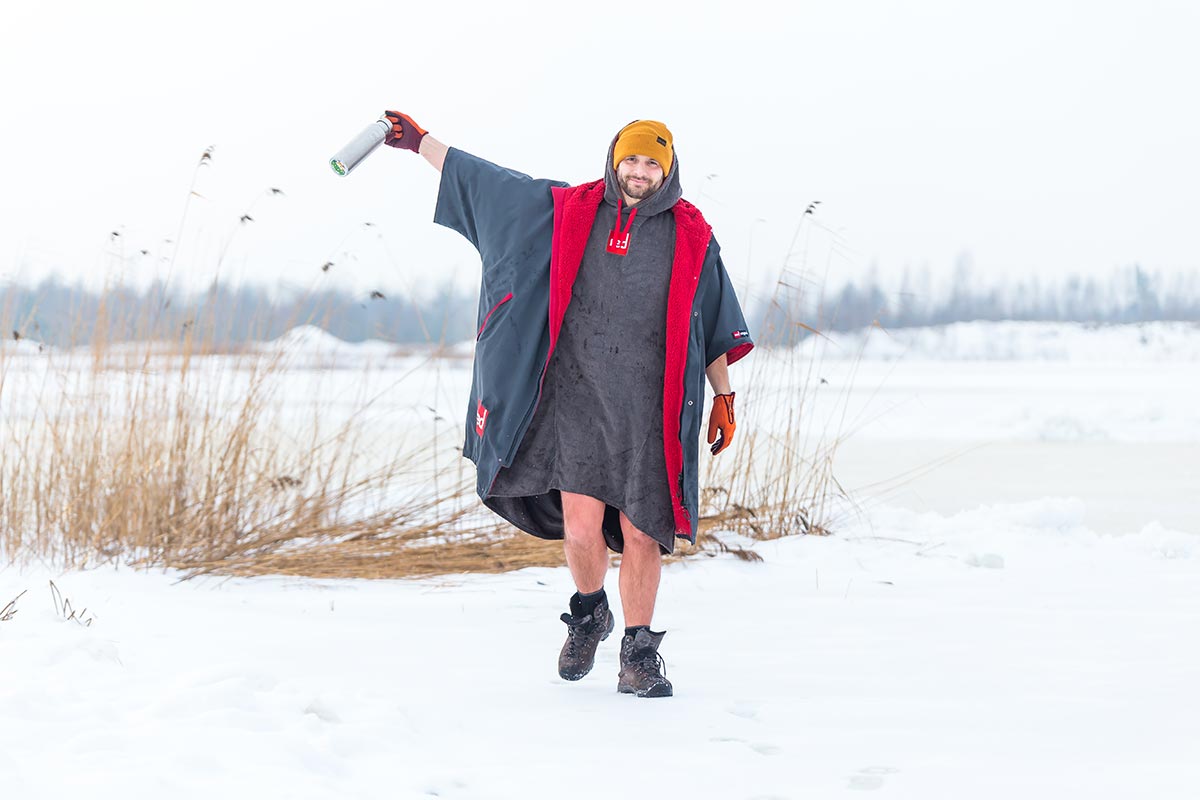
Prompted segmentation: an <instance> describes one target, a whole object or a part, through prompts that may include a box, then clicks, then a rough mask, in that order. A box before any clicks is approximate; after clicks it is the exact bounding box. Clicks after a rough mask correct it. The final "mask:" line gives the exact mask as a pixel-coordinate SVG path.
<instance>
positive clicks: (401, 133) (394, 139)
mask: <svg viewBox="0 0 1200 800" xmlns="http://www.w3.org/2000/svg"><path fill="white" fill-rule="evenodd" d="M383 115H384V116H385V117H387V120H388V122H390V123H392V130H391V132H390V133H389V134H388V135H387V136H386V137H385V138H384V140H383V141H384V143H385V144H390V145H391V146H392V147H400V148H403V149H404V150H412V151H413V152H414V153H418V152H420V150H421V140H422V139H424V138H425V134H426V133H427V131H426V130H425V129H424V128H422V127H421V126H420V125H418V124H417V123H415V122H413V118H412V117H410V116H409V115H408V114H401V113H400V112H399V111H385V112H383Z"/></svg>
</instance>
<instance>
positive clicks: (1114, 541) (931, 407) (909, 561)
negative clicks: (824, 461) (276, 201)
mask: <svg viewBox="0 0 1200 800" xmlns="http://www.w3.org/2000/svg"><path fill="white" fill-rule="evenodd" d="M1003 331H1008V333H1007V334H1003ZM1168 331H1175V329H1173V328H1171V329H1168V328H1163V334H1162V338H1160V339H1153V338H1152V340H1153V341H1160V342H1168V339H1169V346H1168V344H1163V345H1162V346H1161V348H1160V349H1159V350H1156V351H1155V352H1156V353H1158V355H1156V356H1153V357H1147V358H1145V359H1143V358H1142V357H1141V356H1136V355H1131V354H1132V353H1136V347H1134V345H1133V344H1132V342H1134V341H1137V340H1138V337H1139V336H1140V335H1141V334H1142V333H1144V331H1142V332H1140V333H1139V332H1138V331H1137V330H1133V329H1129V330H1095V331H1084V330H1081V329H1076V328H1074V327H1072V326H1062V327H1061V329H1060V331H1059V333H1058V335H1057V339H1058V340H1060V341H1062V342H1067V345H1064V347H1063V348H1062V350H1061V351H1058V352H1061V353H1062V354H1063V355H1062V360H1061V361H1055V362H1050V361H1047V360H1046V359H1045V358H1044V355H1045V354H1046V353H1048V352H1051V350H1049V349H1046V348H1044V347H1042V345H1041V344H1038V343H1043V342H1045V341H1050V340H1051V339H1052V338H1053V337H1050V336H1049V335H1048V334H1046V333H1045V332H1044V331H1042V330H1041V329H1040V328H1029V327H1022V326H1011V327H994V326H992V325H991V324H983V323H979V324H975V325H974V327H969V326H968V327H964V328H961V329H959V331H958V332H957V333H954V334H953V335H951V333H949V332H942V331H933V330H931V331H928V332H925V333H922V334H918V335H916V336H915V337H914V341H919V342H935V341H938V338H939V337H941V338H942V339H943V340H946V341H949V340H951V339H953V341H954V342H957V343H958V344H955V345H953V346H951V347H948V348H945V349H943V350H941V351H938V352H940V355H939V356H938V357H936V358H934V357H932V355H931V354H933V353H934V352H935V350H933V349H921V348H926V345H924V344H922V345H921V348H917V349H916V350H915V351H914V352H915V353H916V354H915V355H914V353H909V354H908V355H905V356H904V357H903V358H900V359H899V360H893V361H888V360H884V359H882V358H880V359H862V360H859V361H851V360H838V359H834V358H826V359H821V360H818V361H816V362H815V364H814V369H815V370H816V372H817V373H818V374H819V375H820V376H822V377H826V379H827V380H828V381H829V382H828V383H827V384H823V385H821V386H820V388H819V389H815V390H814V392H816V394H815V396H814V398H813V400H812V402H811V403H810V404H809V405H808V406H806V411H805V414H806V418H807V419H810V420H811V421H812V424H813V425H814V427H815V428H816V429H817V430H824V429H825V428H823V427H822V426H823V425H824V424H825V420H826V419H827V418H828V416H827V415H833V414H835V413H838V409H839V408H843V409H848V410H847V411H845V412H844V413H846V415H847V420H848V421H847V423H846V427H847V428H853V433H852V435H850V436H849V438H848V439H847V441H846V443H845V444H844V445H843V446H842V448H840V449H839V455H838V465H839V469H838V471H837V474H839V475H840V476H841V479H842V481H843V483H844V484H845V485H846V486H847V487H848V488H849V489H851V495H852V500H853V502H852V503H850V504H847V505H845V506H844V507H841V508H839V510H838V511H839V513H838V516H837V525H836V533H835V535H833V536H830V537H821V538H818V537H792V538H786V539H781V540H775V541H770V542H760V543H756V544H755V545H754V549H755V550H756V551H757V552H758V553H759V554H760V555H761V556H762V557H763V561H762V562H759V563H747V562H743V561H739V560H736V559H734V558H732V557H728V556H723V557H715V558H700V559H692V560H689V561H686V562H684V563H681V564H675V565H671V566H668V567H667V568H666V569H665V571H664V577H663V587H662V591H661V592H660V595H659V600H658V605H657V609H656V615H655V622H656V628H657V629H665V630H666V631H667V632H668V633H667V637H666V639H665V641H664V644H663V647H662V652H663V655H664V657H665V659H666V661H667V670H668V676H669V677H670V678H671V679H672V681H673V682H674V684H675V688H676V696H675V697H673V698H670V699H664V700H642V699H636V698H632V697H629V696H624V695H619V694H617V693H616V691H615V688H616V672H617V650H618V645H619V639H618V637H617V635H614V636H613V637H612V638H610V639H609V640H608V641H607V642H605V643H603V644H602V645H601V648H600V651H599V655H598V658H597V664H596V667H595V669H594V670H593V671H592V673H591V674H590V675H588V676H587V677H586V678H584V679H583V680H582V681H579V682H578V683H567V682H564V681H562V680H560V679H559V678H558V677H557V674H556V670H555V667H556V661H557V654H558V649H559V647H560V646H561V644H562V641H563V637H564V633H565V627H564V626H563V625H562V623H561V622H559V620H558V615H559V614H560V613H561V612H562V611H563V610H565V604H566V599H567V597H568V596H569V594H570V593H571V591H572V590H573V587H572V585H571V581H570V576H569V574H568V573H567V571H566V570H565V569H526V570H520V571H516V572H512V573H508V574H503V575H446V576H441V577H439V578H432V579H421V580H415V579H414V580H389V581H356V580H307V579H294V578H276V577H268V578H255V579H221V578H197V579H193V580H190V581H185V582H179V580H178V579H179V577H180V576H179V575H178V574H174V573H170V572H158V571H151V572H137V571H133V570H130V569H127V568H119V569H97V570H91V571H85V572H78V571H73V572H66V573H63V572H61V571H58V570H55V569H54V568H52V567H50V566H47V565H37V564H33V565H24V566H18V565H9V566H8V567H7V568H4V569H0V607H2V606H3V604H4V603H6V602H8V601H9V600H10V599H13V598H16V597H17V595H18V594H19V593H20V592H22V591H24V592H25V594H24V595H21V596H20V597H19V598H18V599H17V600H16V604H15V605H16V609H17V611H16V614H15V615H14V616H12V618H11V619H8V620H7V621H0V658H2V663H3V669H4V676H5V680H4V681H2V682H0V786H3V794H4V796H6V797H19V798H61V797H76V796H86V797H89V798H100V799H101V800H108V799H109V798H112V799H113V800H134V799H135V798H151V797H154V798H160V797H180V798H189V797H197V798H200V797H203V798H211V797H213V796H214V795H215V794H223V795H227V796H233V797H288V798H310V797H311V798H318V797H320V798H328V797H347V798H359V797H362V798H366V797H372V798H374V797H380V796H387V797H397V798H430V797H440V798H472V799H473V798H487V799H488V800H491V799H493V798H551V797H553V798H558V797H571V798H583V799H585V800H586V799H587V798H612V797H630V796H639V797H641V796H645V797H663V798H671V797H702V798H722V799H724V798H747V799H748V798H813V797H821V798H824V797H841V796H850V797H854V796H859V794H858V793H860V792H863V791H875V792H878V793H879V794H878V796H880V797H894V798H922V799H923V800H924V799H925V798H940V797H964V798H966V797H969V798H972V799H973V800H974V799H976V798H983V799H986V798H1011V797H1018V796H1020V797H1025V796H1033V797H1046V798H1057V797H1062V796H1084V797H1088V798H1089V800H1095V799H1096V798H1126V797H1131V796H1139V797H1154V798H1191V797H1195V796H1196V794H1197V791H1200V758H1198V755H1200V726H1197V724H1196V721H1197V719H1198V718H1200V683H1198V682H1197V680H1196V676H1197V674H1200V640H1197V638H1196V636H1195V633H1194V631H1195V630H1196V629H1197V625H1198V623H1200V580H1198V578H1200V507H1198V506H1200V501H1197V500H1196V497H1197V492H1196V488H1197V487H1200V473H1197V466H1195V462H1196V459H1195V457H1194V453H1195V448H1196V444H1197V442H1198V441H1200V420H1198V419H1197V417H1196V416H1195V413H1196V412H1195V405H1196V404H1195V398H1196V397H1200V391H1197V389H1198V386H1197V381H1198V380H1200V378H1197V377H1196V375H1197V373H1200V370H1197V369H1196V368H1195V367H1196V364H1195V363H1194V360H1195V358H1194V355H1192V354H1195V353H1197V352H1200V344H1198V342H1200V333H1197V332H1196V331H1195V330H1194V329H1193V330H1192V331H1191V332H1190V333H1189V332H1187V331H1183V332H1180V331H1175V332H1174V333H1169V335H1168ZM1176 333H1178V337H1177V338H1170V337H1172V336H1175V335H1176ZM306 335H307V336H308V337H310V338H308V339H307V340H305V341H306V342H307V343H306V344H304V347H300V346H299V345H297V347H298V348H299V349H300V350H304V351H306V350H305V348H307V347H308V346H310V345H312V344H313V342H314V339H315V341H316V342H317V343H323V344H322V346H324V344H330V343H328V342H326V341H324V340H322V339H321V337H315V336H313V334H312V333H311V332H310V333H308V334H306ZM877 335H878V332H875V333H872V334H871V337H870V338H871V339H872V340H873V339H874V338H875V337H876V336H877ZM1005 335H1006V336H1007V338H1003V336H1005ZM1089 336H1094V337H1097V338H1096V339H1088V337H1089ZM989 337H991V338H992V339H993V340H995V341H996V342H997V344H996V348H997V349H996V350H995V351H993V352H1004V353H1010V354H1012V355H1013V357H1011V358H1006V359H1005V360H1002V361H998V360H993V361H988V360H986V359H985V357H984V356H983V355H982V351H980V350H979V345H978V343H979V342H983V341H985V340H988V339H989ZM997 337H999V338H997ZM300 338H302V337H299V336H297V339H300ZM1117 342H1124V343H1125V344H1123V345H1121V346H1120V347H1118V346H1117V345H1116V344H1115V343H1117ZM1126 345H1128V346H1126ZM350 347H351V348H353V347H354V346H350ZM1156 347H1157V345H1156ZM1122 348H1124V349H1122ZM306 352H307V351H306ZM349 352H350V353H353V352H355V351H354V350H353V349H351V350H350V351H349ZM1104 352H1108V353H1109V354H1110V358H1109V359H1107V360H1104V359H1101V358H1098V357H1096V355H1097V354H1101V353H1104ZM947 353H958V354H961V355H963V356H964V358H963V359H962V360H952V359H951V358H949V357H948V356H947ZM1089 354H1090V355H1089ZM1168 355H1169V357H1168ZM1159 356H1161V358H1160V357H1159ZM753 358H754V357H753V356H752V357H751V359H748V360H747V366H751V364H750V362H751V361H753ZM423 363H424V362H423V361H422V359H420V358H415V359H414V358H395V359H391V360H390V361H389V362H388V364H389V365H390V366H388V367H386V369H385V372H386V370H392V371H391V372H386V376H385V377H383V378H379V379H378V386H379V387H381V388H378V389H375V388H371V389H362V388H361V387H360V384H361V383H363V382H369V377H368V376H369V374H370V373H367V372H365V371H364V372H362V373H361V374H360V373H358V372H355V371H353V370H350V371H342V372H338V373H337V375H335V376H333V377H331V378H329V379H328V380H325V381H323V382H319V383H317V384H316V387H317V388H316V389H314V391H313V392H309V393H308V394H306V395H303V396H304V397H306V398H310V399H311V398H315V401H324V400H331V399H336V398H345V397H346V396H354V395H362V396H374V393H376V392H378V393H379V394H381V395H382V394H384V393H385V392H386V394H387V396H388V397H392V396H394V395H395V396H400V397H398V398H397V399H395V400H394V401H392V404H390V405H384V406H383V407H382V409H381V410H380V411H379V413H380V414H382V415H384V416H386V415H387V414H400V413H403V412H404V410H405V409H406V408H407V406H406V405H405V404H406V403H409V402H411V395H412V394H413V393H414V392H415V393H416V394H417V395H419V396H420V397H421V398H422V402H425V401H426V400H428V402H429V403H430V405H431V406H433V407H435V408H436V409H437V410H438V411H441V412H443V413H444V414H448V415H449V416H448V419H449V420H451V422H450V423H448V424H455V425H456V424H457V422H456V421H457V420H458V419H459V418H460V417H461V410H462V409H461V408H460V406H461V404H462V402H464V400H463V398H464V397H465V388H464V384H465V383H467V382H468V381H469V378H470V374H469V361H467V362H463V361H462V359H451V360H449V361H448V362H447V363H446V364H443V365H441V366H439V367H438V370H439V371H438V372H437V375H436V377H431V375H430V373H429V369H428V368H427V369H426V370H425V372H422V371H421V365H422V364H423ZM739 369H740V368H739V367H737V366H735V367H734V369H733V370H732V372H733V378H734V380H735V382H737V381H742V383H739V384H738V387H737V388H738V392H739V394H738V398H739V402H741V403H745V406H744V409H745V411H744V416H743V417H741V418H740V419H739V423H740V424H739V435H748V433H749V432H750V431H751V430H753V429H754V428H755V426H766V425H769V424H770V419H769V416H770V414H771V413H773V411H772V409H773V408H774V406H773V405H772V404H771V403H768V402H766V400H765V399H760V400H757V401H756V399H755V398H756V396H757V397H760V398H765V397H766V396H768V395H770V394H771V393H772V392H773V391H776V390H781V389H782V388H783V387H782V385H775V384H771V383H770V381H771V380H772V376H770V375H768V374H758V373H755V372H753V371H750V370H747V371H741V372H739ZM414 370H416V371H415V372H414ZM400 373H403V374H404V375H408V376H409V377H408V378H407V380H409V381H413V382H415V383H404V384H400V385H397V381H398V374H400ZM303 374H304V370H302V369H298V370H296V375H293V376H288V377H287V379H288V380H293V379H294V380H301V379H303ZM752 375H753V376H755V378H754V380H755V381H758V382H757V383H755V382H752V381H751V378H750V376H752ZM1139 381H1140V383H1139ZM348 386H349V387H351V388H350V389H349V390H347V387H348ZM414 386H417V387H419V388H417V389H414V388H413V387H414ZM339 387H340V389H339ZM322 393H323V394H322ZM285 394H287V393H286V392H285ZM401 397H403V398H404V399H400V398H401ZM7 401H8V398H6V402H7ZM338 413H341V412H340V411H335V416H336V415H337V414H338ZM743 426H744V428H743ZM743 430H744V431H745V433H743ZM835 432H836V431H835ZM1047 432H1050V433H1051V435H1049V436H1047V435H1046V434H1047ZM735 447H736V441H735ZM914 472H915V473H918V474H914ZM1106 476H1107V477H1106ZM51 581H53V583H54V585H55V586H56V587H57V589H58V591H59V592H61V595H62V596H63V597H64V598H66V599H69V601H70V603H71V606H72V608H74V609H76V610H80V611H82V610H83V609H86V611H85V612H84V613H83V614H82V616H83V618H84V619H85V620H86V619H91V620H92V621H91V624H90V625H87V626H84V625H83V624H80V622H78V621H76V620H67V619H65V618H64V615H63V614H62V613H60V612H59V611H58V608H57V607H56V605H55V602H54V597H53V594H52V591H51V588H50V582H51ZM607 585H608V589H609V593H610V598H611V599H612V601H613V603H614V606H615V608H616V611H617V613H618V618H619V614H620V597H619V594H618V591H617V581H616V571H615V569H614V570H613V571H611V572H610V574H609V579H608V582H607Z"/></svg>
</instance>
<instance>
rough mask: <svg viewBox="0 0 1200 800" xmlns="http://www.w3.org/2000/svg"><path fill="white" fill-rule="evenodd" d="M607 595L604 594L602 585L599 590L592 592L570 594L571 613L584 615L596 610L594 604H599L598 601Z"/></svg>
mask: <svg viewBox="0 0 1200 800" xmlns="http://www.w3.org/2000/svg"><path fill="white" fill-rule="evenodd" d="M605 597H607V595H605V594H604V587H603V586H601V587H600V591H598V592H592V593H591V594H580V593H579V592H576V593H575V594H574V595H572V596H571V614H572V615H574V616H576V617H586V616H587V615H588V614H591V613H592V612H593V611H595V610H596V606H598V605H600V601H601V600H603V599H604V598H605Z"/></svg>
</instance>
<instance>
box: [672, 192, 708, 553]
mask: <svg viewBox="0 0 1200 800" xmlns="http://www.w3.org/2000/svg"><path fill="white" fill-rule="evenodd" d="M671 210H672V211H674V212H675V260H674V262H673V263H672V264H671V288H670V290H669V293H668V295H667V360H666V367H665V369H664V370H663V453H664V455H665V456H666V460H667V481H668V482H669V483H670V485H671V487H670V488H671V500H672V506H673V510H674V512H675V534H676V535H677V536H684V537H686V538H688V539H690V538H691V536H692V521H691V519H690V518H689V517H688V512H687V508H686V507H685V506H684V503H683V481H682V480H680V479H681V478H682V477H683V445H682V444H681V443H680V441H679V417H680V413H681V412H682V410H683V377H684V370H685V369H686V367H687V352H688V338H689V336H690V334H691V317H692V302H693V301H694V300H695V299H696V288H697V286H699V284H700V270H701V269H703V268H704V254H705V252H707V250H708V241H709V239H710V238H711V237H712V228H711V227H709V225H708V223H707V222H705V221H704V217H703V216H702V215H701V214H700V211H699V209H697V208H696V207H695V206H693V205H692V204H691V203H688V202H687V201H685V200H680V201H679V202H677V203H676V204H675V205H674V207H673V208H672V209H671Z"/></svg>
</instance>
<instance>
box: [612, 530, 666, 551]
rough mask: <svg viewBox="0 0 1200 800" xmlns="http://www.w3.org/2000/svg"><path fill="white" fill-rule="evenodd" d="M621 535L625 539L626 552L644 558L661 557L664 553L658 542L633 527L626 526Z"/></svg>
mask: <svg viewBox="0 0 1200 800" xmlns="http://www.w3.org/2000/svg"><path fill="white" fill-rule="evenodd" d="M621 534H622V536H623V538H624V539H625V551H626V552H634V553H637V554H638V555H642V556H650V555H659V554H660V553H661V552H662V548H661V547H660V546H659V544H658V542H656V541H655V540H654V539H653V538H651V537H650V536H649V535H648V534H645V533H642V532H641V531H639V530H638V529H637V528H635V527H633V526H632V525H627V526H625V528H624V530H622V531H621Z"/></svg>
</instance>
